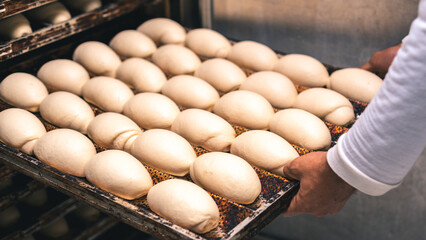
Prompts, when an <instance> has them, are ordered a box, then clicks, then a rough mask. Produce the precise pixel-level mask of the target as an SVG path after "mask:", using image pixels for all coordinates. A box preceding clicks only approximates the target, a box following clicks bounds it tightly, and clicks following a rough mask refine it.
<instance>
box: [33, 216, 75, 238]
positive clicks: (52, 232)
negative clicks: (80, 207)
mask: <svg viewBox="0 0 426 240" xmlns="http://www.w3.org/2000/svg"><path fill="white" fill-rule="evenodd" d="M68 232H69V226H68V222H67V220H65V219H64V218H63V217H61V218H59V219H57V220H55V221H53V222H51V223H49V224H47V226H46V227H44V228H42V229H41V230H40V233H41V234H42V235H44V236H45V237H48V238H59V237H62V236H65V235H66V234H67V233H68Z"/></svg>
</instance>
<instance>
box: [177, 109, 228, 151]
mask: <svg viewBox="0 0 426 240" xmlns="http://www.w3.org/2000/svg"><path fill="white" fill-rule="evenodd" d="M171 130H172V131H173V132H175V133H177V134H179V135H181V136H182V137H184V138H185V139H186V140H188V141H189V142H190V143H191V144H193V145H195V146H201V147H203V148H205V149H207V150H210V151H220V152H222V151H224V152H226V151H228V150H229V148H230V146H231V143H232V141H234V139H235V131H234V129H233V128H232V126H231V125H230V124H229V123H228V122H227V121H225V120H224V119H223V118H221V117H219V116H217V115H215V114H213V113H211V112H208V111H205V110H201V109H195V108H191V109H187V110H184V111H182V112H181V113H180V114H179V115H178V116H177V118H176V119H175V121H174V122H173V124H172V127H171Z"/></svg>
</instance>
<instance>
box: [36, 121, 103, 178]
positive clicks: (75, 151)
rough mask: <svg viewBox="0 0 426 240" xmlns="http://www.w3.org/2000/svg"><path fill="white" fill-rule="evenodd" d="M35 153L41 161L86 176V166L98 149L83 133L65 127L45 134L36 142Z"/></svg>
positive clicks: (75, 174)
mask: <svg viewBox="0 0 426 240" xmlns="http://www.w3.org/2000/svg"><path fill="white" fill-rule="evenodd" d="M34 154H35V155H36V156H37V158H38V159H39V160H40V161H42V162H44V163H46V164H48V165H50V166H52V167H54V168H56V169H58V170H60V171H62V172H65V173H68V174H71V175H74V176H77V177H84V168H85V167H86V164H87V162H88V161H89V160H90V159H91V158H92V157H93V156H94V155H95V154H96V149H95V146H94V145H93V143H92V141H90V140H89V139H88V138H87V137H86V136H84V135H83V134H81V133H79V132H77V131H75V130H71V129H65V128H64V129H55V130H52V131H50V132H48V133H46V134H44V135H43V136H42V137H41V138H40V139H39V140H38V141H37V142H36V144H35V146H34Z"/></svg>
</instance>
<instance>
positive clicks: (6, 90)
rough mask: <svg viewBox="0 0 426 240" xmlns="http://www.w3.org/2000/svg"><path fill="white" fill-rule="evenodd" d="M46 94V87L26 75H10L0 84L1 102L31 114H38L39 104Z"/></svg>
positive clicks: (34, 78) (20, 73) (18, 73)
mask: <svg viewBox="0 0 426 240" xmlns="http://www.w3.org/2000/svg"><path fill="white" fill-rule="evenodd" d="M48 94H49V93H48V91H47V88H46V86H44V84H43V83H42V82H41V81H40V80H39V79H38V78H36V77H34V76H33V75H31V74H28V73H22V72H17V73H12V74H10V75H8V76H7V77H6V78H5V79H3V81H1V82H0V98H1V100H3V101H5V102H6V103H8V104H10V105H12V106H14V107H18V108H22V109H26V110H28V111H31V112H38V109H39V106H40V103H41V102H42V101H43V99H44V98H45V97H46V96H47V95H48Z"/></svg>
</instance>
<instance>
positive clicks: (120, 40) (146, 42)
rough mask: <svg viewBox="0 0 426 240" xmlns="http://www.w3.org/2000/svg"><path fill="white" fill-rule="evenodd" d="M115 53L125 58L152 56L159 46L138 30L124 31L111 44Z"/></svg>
mask: <svg viewBox="0 0 426 240" xmlns="http://www.w3.org/2000/svg"><path fill="white" fill-rule="evenodd" d="M109 46H110V47H111V48H112V49H114V50H115V52H116V53H117V54H118V55H120V56H122V57H125V58H128V57H139V58H145V57H149V56H151V55H152V54H153V53H154V52H155V50H157V46H156V45H155V43H154V41H152V40H151V38H149V37H147V36H146V35H145V34H143V33H141V32H139V31H136V30H124V31H121V32H119V33H117V35H115V36H114V37H113V38H112V39H111V41H110V42H109Z"/></svg>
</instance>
